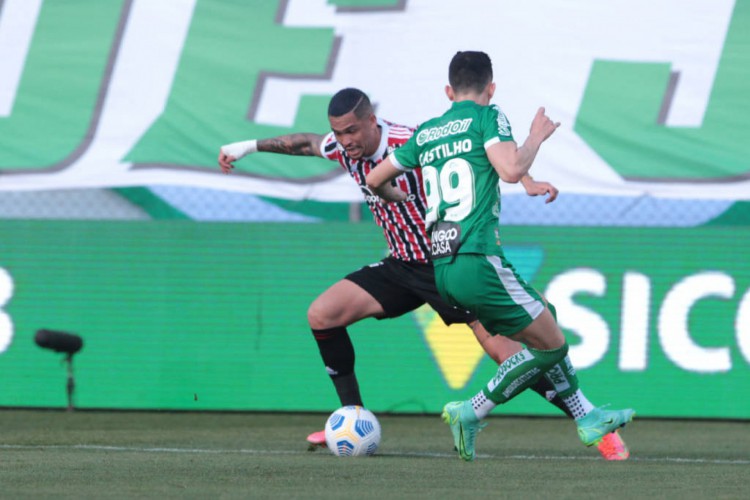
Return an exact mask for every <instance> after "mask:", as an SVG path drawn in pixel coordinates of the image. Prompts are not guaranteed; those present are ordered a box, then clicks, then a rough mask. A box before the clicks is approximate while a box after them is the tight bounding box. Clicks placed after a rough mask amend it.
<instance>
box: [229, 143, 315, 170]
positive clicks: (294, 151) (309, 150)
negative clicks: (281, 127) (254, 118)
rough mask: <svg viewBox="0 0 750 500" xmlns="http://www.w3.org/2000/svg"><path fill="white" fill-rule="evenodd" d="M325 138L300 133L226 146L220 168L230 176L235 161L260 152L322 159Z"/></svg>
mask: <svg viewBox="0 0 750 500" xmlns="http://www.w3.org/2000/svg"><path fill="white" fill-rule="evenodd" d="M324 138H325V136H324V135H321V134H312V133H298V134H288V135H281V136H278V137H272V138H269V139H252V140H249V141H241V142H234V143H232V144H226V145H224V146H222V147H221V149H220V150H219V166H220V167H221V170H222V171H223V172H224V173H225V174H228V173H230V172H231V171H232V169H234V162H235V161H237V160H239V159H240V158H243V157H245V156H247V155H248V154H251V153H255V152H258V151H260V152H264V153H279V154H285V155H292V156H321V157H322V154H321V152H320V145H321V144H322V143H323V139H324Z"/></svg>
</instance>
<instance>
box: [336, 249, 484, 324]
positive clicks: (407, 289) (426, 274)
mask: <svg viewBox="0 0 750 500" xmlns="http://www.w3.org/2000/svg"><path fill="white" fill-rule="evenodd" d="M346 279H348V280H349V281H352V282H354V283H356V284H357V285H359V286H360V287H362V288H363V289H364V290H365V291H366V292H367V293H369V294H370V295H372V296H373V297H374V298H375V300H377V301H378V302H380V305H381V306H383V310H384V311H385V316H383V317H384V318H395V317H398V316H401V315H402V314H406V313H408V312H410V311H413V310H414V309H416V308H418V307H419V306H421V305H422V304H424V303H425V302H426V303H428V304H430V306H431V307H432V308H433V309H434V310H435V312H437V313H438V314H439V315H440V317H441V318H442V320H443V321H444V322H445V324H446V325H450V324H452V323H471V322H472V321H474V320H475V319H476V318H475V317H474V315H473V314H471V313H470V312H469V311H465V310H463V309H459V308H457V307H454V306H452V305H450V304H448V303H447V302H445V301H444V300H443V298H442V297H441V296H440V294H439V293H438V291H437V287H436V286H435V271H434V269H433V267H432V264H421V263H418V262H404V261H402V260H398V259H394V258H393V257H386V258H385V259H383V260H381V261H380V262H376V263H374V264H370V265H369V266H365V267H363V268H362V269H359V270H358V271H354V272H353V273H351V274H349V275H347V276H346ZM378 319H382V318H378Z"/></svg>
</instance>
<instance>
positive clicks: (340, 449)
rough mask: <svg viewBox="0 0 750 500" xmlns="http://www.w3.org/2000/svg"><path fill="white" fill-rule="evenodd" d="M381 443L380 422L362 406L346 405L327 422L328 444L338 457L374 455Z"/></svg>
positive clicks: (332, 414)
mask: <svg viewBox="0 0 750 500" xmlns="http://www.w3.org/2000/svg"><path fill="white" fill-rule="evenodd" d="M379 444H380V422H378V419H377V418H375V415H373V413H372V412H371V411H370V410H367V409H365V408H363V407H361V406H344V407H342V408H339V409H338V410H336V411H335V412H333V413H331V416H330V417H328V421H327V422H326V445H328V449H329V450H331V452H332V453H333V454H334V455H336V456H338V457H358V456H362V455H372V454H373V453H375V450H377V449H378V445H379Z"/></svg>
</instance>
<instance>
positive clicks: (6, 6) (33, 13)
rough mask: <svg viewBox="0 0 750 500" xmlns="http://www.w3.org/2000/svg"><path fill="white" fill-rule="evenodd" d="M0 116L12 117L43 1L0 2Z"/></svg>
mask: <svg viewBox="0 0 750 500" xmlns="http://www.w3.org/2000/svg"><path fill="white" fill-rule="evenodd" d="M0 5H1V6H2V8H0V75H2V78H0V117H4V116H10V114H11V112H12V111H13V103H14V102H15V101H16V93H17V91H18V84H19V82H20V81H21V75H22V74H23V68H24V66H25V65H26V56H27V55H28V53H29V46H30V45H31V39H32V38H33V35H34V29H35V28H36V21H37V19H38V18H39V11H40V10H41V8H42V0H5V2H4V3H3V2H0Z"/></svg>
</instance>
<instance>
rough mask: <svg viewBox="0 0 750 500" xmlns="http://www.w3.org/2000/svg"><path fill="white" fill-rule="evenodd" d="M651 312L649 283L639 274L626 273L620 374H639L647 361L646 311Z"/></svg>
mask: <svg viewBox="0 0 750 500" xmlns="http://www.w3.org/2000/svg"><path fill="white" fill-rule="evenodd" d="M650 310H651V281H650V280H649V279H648V276H644V275H643V274H640V273H635V272H627V273H625V276H624V277H623V280H622V314H621V315H620V360H619V365H620V369H621V370H628V371H643V370H645V369H646V361H647V359H648V320H649V314H648V311H650Z"/></svg>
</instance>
